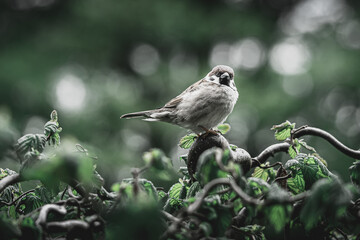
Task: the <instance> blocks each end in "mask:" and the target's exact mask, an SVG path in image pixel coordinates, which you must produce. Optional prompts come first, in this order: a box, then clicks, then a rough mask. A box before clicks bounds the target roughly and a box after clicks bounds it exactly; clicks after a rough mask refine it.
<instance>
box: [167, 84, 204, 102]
mask: <svg viewBox="0 0 360 240" xmlns="http://www.w3.org/2000/svg"><path fill="white" fill-rule="evenodd" d="M203 81H204V79H201V80H200V81H197V82H196V83H194V84H192V85H191V86H189V87H188V88H187V89H186V90H185V91H183V92H182V93H181V94H180V95H179V96H177V97H175V98H173V99H171V100H170V101H169V102H168V103H166V104H165V106H164V107H163V108H176V107H177V106H178V105H179V103H181V101H182V99H183V96H184V95H185V94H186V93H189V92H192V91H194V90H196V89H197V88H198V85H199V84H200V83H201V82H203Z"/></svg>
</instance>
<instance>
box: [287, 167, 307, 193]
mask: <svg viewBox="0 0 360 240" xmlns="http://www.w3.org/2000/svg"><path fill="white" fill-rule="evenodd" d="M287 186H288V188H289V190H290V191H291V192H292V193H294V194H299V193H301V192H304V191H305V180H304V176H303V174H302V171H301V170H300V171H299V172H297V174H296V175H295V176H294V177H292V178H288V179H287Z"/></svg>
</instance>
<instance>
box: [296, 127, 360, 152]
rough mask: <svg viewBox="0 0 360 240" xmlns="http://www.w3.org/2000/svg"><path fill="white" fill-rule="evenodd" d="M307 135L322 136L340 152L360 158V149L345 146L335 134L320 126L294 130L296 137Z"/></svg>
mask: <svg viewBox="0 0 360 240" xmlns="http://www.w3.org/2000/svg"><path fill="white" fill-rule="evenodd" d="M305 135H310V136H317V137H321V138H323V139H325V140H326V141H328V142H329V143H330V144H331V145H333V146H334V147H335V148H336V149H338V150H339V151H340V152H342V153H344V154H345V155H348V156H349V157H351V158H355V159H360V151H359V150H354V149H351V148H349V147H347V146H345V145H344V144H343V143H341V142H340V141H339V140H337V139H336V138H335V137H334V136H333V135H331V134H330V133H328V132H326V131H324V130H322V129H320V128H315V127H304V128H299V130H296V129H295V130H294V134H293V136H294V138H300V137H302V136H305Z"/></svg>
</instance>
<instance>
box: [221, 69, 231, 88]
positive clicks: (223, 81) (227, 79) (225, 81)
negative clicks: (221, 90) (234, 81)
mask: <svg viewBox="0 0 360 240" xmlns="http://www.w3.org/2000/svg"><path fill="white" fill-rule="evenodd" d="M220 84H224V85H227V86H229V84H230V75H229V73H227V72H226V73H223V74H222V75H221V76H220Z"/></svg>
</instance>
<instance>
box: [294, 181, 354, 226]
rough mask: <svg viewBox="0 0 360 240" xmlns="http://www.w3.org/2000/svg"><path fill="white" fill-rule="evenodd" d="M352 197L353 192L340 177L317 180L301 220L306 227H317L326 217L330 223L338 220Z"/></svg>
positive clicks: (302, 211)
mask: <svg viewBox="0 0 360 240" xmlns="http://www.w3.org/2000/svg"><path fill="white" fill-rule="evenodd" d="M351 197H352V195H351V192H350V191H349V190H348V189H347V188H346V187H345V186H344V184H342V183H341V182H340V181H339V180H338V179H334V180H328V179H321V180H319V181H317V182H316V183H315V184H314V185H313V187H312V188H311V195H310V196H309V197H308V198H307V199H306V201H305V205H304V207H303V209H302V210H301V213H300V220H301V221H302V222H303V223H304V225H305V229H306V230H310V229H311V228H313V227H315V226H316V225H317V223H318V222H319V221H320V220H321V219H326V221H328V222H330V223H331V222H332V223H334V222H337V221H338V219H339V218H340V217H343V214H344V212H345V209H346V208H347V207H348V205H349V204H350V200H351Z"/></svg>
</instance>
